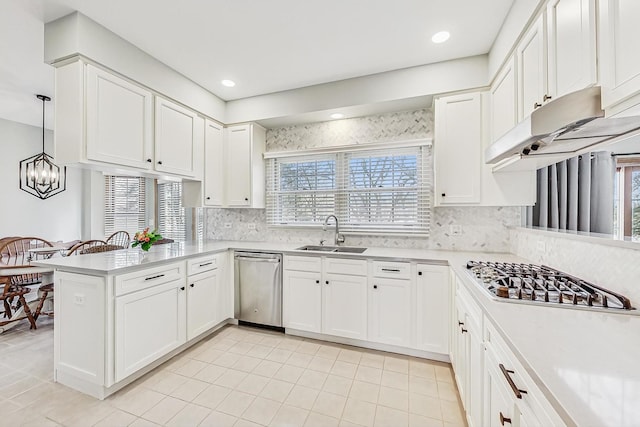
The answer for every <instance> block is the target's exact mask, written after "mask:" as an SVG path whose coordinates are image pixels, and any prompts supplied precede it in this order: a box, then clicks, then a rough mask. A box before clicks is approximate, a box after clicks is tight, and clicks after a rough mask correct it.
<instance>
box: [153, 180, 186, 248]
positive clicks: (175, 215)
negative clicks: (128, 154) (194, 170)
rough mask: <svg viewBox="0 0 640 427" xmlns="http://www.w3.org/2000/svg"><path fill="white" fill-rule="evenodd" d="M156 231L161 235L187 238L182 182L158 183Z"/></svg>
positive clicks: (179, 238) (175, 238) (171, 237)
mask: <svg viewBox="0 0 640 427" xmlns="http://www.w3.org/2000/svg"><path fill="white" fill-rule="evenodd" d="M157 201H158V202H157V203H158V231H159V232H160V234H161V235H162V237H164V238H166V239H173V240H177V241H184V240H187V216H186V213H185V209H184V208H183V207H182V183H180V182H163V183H158V197H157Z"/></svg>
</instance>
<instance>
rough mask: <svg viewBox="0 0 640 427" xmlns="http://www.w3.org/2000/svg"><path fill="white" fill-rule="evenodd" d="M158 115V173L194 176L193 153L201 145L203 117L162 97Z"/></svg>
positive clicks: (157, 100) (157, 109)
mask: <svg viewBox="0 0 640 427" xmlns="http://www.w3.org/2000/svg"><path fill="white" fill-rule="evenodd" d="M155 113H156V121H155V125H156V126H155V131H156V134H155V153H156V165H155V168H156V170H158V171H161V172H168V173H173V174H177V175H185V176H193V175H194V170H195V162H194V156H193V154H194V151H195V149H196V147H198V146H199V145H201V142H200V140H201V138H202V130H201V129H200V128H201V127H202V126H203V121H202V118H200V117H198V115H197V114H196V113H195V112H194V111H191V110H188V109H186V108H184V107H181V106H180V105H178V104H176V103H174V102H171V101H169V100H167V99H164V98H161V97H159V96H156V111H155Z"/></svg>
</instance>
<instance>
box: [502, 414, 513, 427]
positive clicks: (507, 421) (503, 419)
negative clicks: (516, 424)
mask: <svg viewBox="0 0 640 427" xmlns="http://www.w3.org/2000/svg"><path fill="white" fill-rule="evenodd" d="M504 423H509V424H511V418H507V417H505V416H504V414H503V413H502V412H500V425H502V426H503V425H504Z"/></svg>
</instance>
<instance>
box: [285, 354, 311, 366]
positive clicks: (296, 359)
mask: <svg viewBox="0 0 640 427" xmlns="http://www.w3.org/2000/svg"><path fill="white" fill-rule="evenodd" d="M311 360H313V356H312V355H310V354H304V353H297V352H294V353H293V354H292V355H291V357H289V359H287V362H286V364H287V365H292V366H297V367H299V368H306V367H307V366H309V363H311Z"/></svg>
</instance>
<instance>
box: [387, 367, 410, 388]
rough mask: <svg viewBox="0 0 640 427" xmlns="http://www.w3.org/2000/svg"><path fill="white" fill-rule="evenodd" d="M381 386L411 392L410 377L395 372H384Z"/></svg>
mask: <svg viewBox="0 0 640 427" xmlns="http://www.w3.org/2000/svg"><path fill="white" fill-rule="evenodd" d="M380 384H381V385H383V386H385V387H392V388H397V389H400V390H405V391H409V376H408V375H407V374H400V373H398V372H393V371H382V381H381V383H380Z"/></svg>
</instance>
